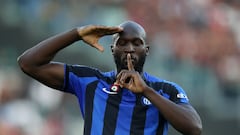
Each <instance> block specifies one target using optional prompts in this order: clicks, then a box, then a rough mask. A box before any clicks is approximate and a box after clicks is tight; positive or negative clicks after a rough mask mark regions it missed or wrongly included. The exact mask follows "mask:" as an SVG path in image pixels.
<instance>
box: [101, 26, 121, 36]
mask: <svg viewBox="0 0 240 135" xmlns="http://www.w3.org/2000/svg"><path fill="white" fill-rule="evenodd" d="M99 31H101V33H102V34H104V35H112V34H115V33H119V32H121V31H123V29H122V28H121V27H106V26H100V27H99Z"/></svg>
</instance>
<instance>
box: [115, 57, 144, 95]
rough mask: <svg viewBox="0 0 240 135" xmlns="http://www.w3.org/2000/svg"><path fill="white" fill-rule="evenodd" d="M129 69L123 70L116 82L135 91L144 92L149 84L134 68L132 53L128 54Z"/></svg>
mask: <svg viewBox="0 0 240 135" xmlns="http://www.w3.org/2000/svg"><path fill="white" fill-rule="evenodd" d="M127 66H128V70H122V71H121V72H120V73H119V74H118V75H117V79H116V82H115V84H116V85H119V86H120V87H125V88H127V89H129V90H131V91H132V92H134V93H142V92H143V91H144V90H145V89H146V87H147V85H146V83H145V82H144V80H143V79H142V77H141V75H140V74H139V73H138V72H137V71H135V70H134V66H133V64H132V60H131V55H130V54H127Z"/></svg>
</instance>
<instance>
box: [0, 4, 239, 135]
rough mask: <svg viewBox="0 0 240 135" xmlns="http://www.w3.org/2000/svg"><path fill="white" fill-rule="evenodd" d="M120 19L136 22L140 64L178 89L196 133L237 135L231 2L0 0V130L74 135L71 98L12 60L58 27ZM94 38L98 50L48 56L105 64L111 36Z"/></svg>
mask: <svg viewBox="0 0 240 135" xmlns="http://www.w3.org/2000/svg"><path fill="white" fill-rule="evenodd" d="M125 20H134V21H136V22H138V23H140V24H142V25H143V26H144V28H145V29H146V31H147V33H148V44H150V45H151V51H152V52H151V54H150V56H149V58H148V61H147V63H146V65H145V69H146V70H147V71H149V72H150V73H151V74H155V75H157V76H159V77H161V78H164V79H168V80H172V81H174V82H177V83H178V84H180V85H181V86H182V87H183V88H184V89H185V90H186V92H187V93H188V96H189V98H190V102H191V104H192V105H193V106H194V107H195V108H196V109H197V111H198V112H199V114H200V116H201V118H202V121H203V135H228V134H231V135H237V134H238V135H239V133H240V59H239V58H240V26H239V21H240V2H239V0H181V1H180V0H88V1H85V0H41V1H40V0H1V1H0V135H80V134H82V128H83V121H82V118H81V114H80V110H79V108H78V103H77V100H76V98H75V97H74V96H72V95H70V94H64V93H60V92H58V91H55V90H52V89H50V88H47V87H45V86H43V85H41V84H40V83H38V82H36V81H34V80H33V79H31V78H30V77H28V76H26V75H25V74H23V73H22V72H21V71H20V69H19V68H18V66H17V62H16V59H17V57H18V56H19V55H20V54H21V53H22V52H23V51H24V50H26V49H28V48H30V47H32V46H34V45H35V44H37V43H38V42H40V41H42V40H43V39H45V38H47V37H49V36H52V35H54V34H57V33H59V32H63V31H66V30H68V29H71V28H74V27H77V26H82V25H86V24H101V25H111V26H114V25H118V24H119V23H121V22H122V21H125ZM100 42H101V43H102V44H104V47H105V52H104V53H99V52H98V51H96V50H95V49H92V48H90V47H89V46H87V45H82V44H83V43H82V42H77V43H75V44H74V45H72V46H70V47H68V48H66V49H65V50H63V51H61V53H60V54H59V55H57V57H56V60H58V61H62V62H67V63H72V64H73V63H75V64H86V65H89V66H93V67H99V68H100V69H102V70H103V71H107V70H111V69H113V68H114V64H112V62H113V60H112V57H111V54H110V49H109V45H110V44H111V37H104V38H103V39H101V41H100ZM80 45H81V46H80ZM49 89H50V90H49ZM169 134H170V135H177V134H179V133H177V132H176V131H175V130H174V129H172V128H170V133H169Z"/></svg>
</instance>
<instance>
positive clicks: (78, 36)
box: [18, 25, 121, 90]
mask: <svg viewBox="0 0 240 135" xmlns="http://www.w3.org/2000/svg"><path fill="white" fill-rule="evenodd" d="M120 31H121V28H119V27H106V26H93V25H89V26H84V27H80V28H75V29H72V30H70V31H67V32H64V33H60V34H58V35H56V36H53V37H50V38H48V39H46V40H44V41H42V42H40V43H39V44H37V45H36V46H34V47H32V48H30V49H28V50H26V51H25V52H24V53H23V54H22V55H20V56H19V57H18V63H19V66H20V67H21V69H22V70H23V72H25V73H26V74H28V75H29V76H31V77H32V78H34V79H36V80H38V81H39V82H41V83H43V84H45V85H47V86H49V87H51V88H54V89H58V90H61V89H62V87H63V81H64V64H63V63H59V62H53V61H52V59H53V58H54V56H55V55H56V54H57V53H58V52H59V51H60V50H61V49H63V48H65V47H67V46H69V45H71V44H72V43H74V42H76V41H79V40H83V41H84V42H85V43H87V44H88V45H90V46H92V47H94V48H96V49H98V50H99V51H103V50H104V48H103V47H102V46H101V45H99V44H98V40H99V39H100V38H101V37H103V36H105V35H111V34H114V33H117V32H120Z"/></svg>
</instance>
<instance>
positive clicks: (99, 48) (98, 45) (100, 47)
mask: <svg viewBox="0 0 240 135" xmlns="http://www.w3.org/2000/svg"><path fill="white" fill-rule="evenodd" d="M93 46H94V47H95V48H96V49H98V51H100V52H103V51H104V47H103V46H102V45H100V44H98V43H95V44H94V45H93Z"/></svg>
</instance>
